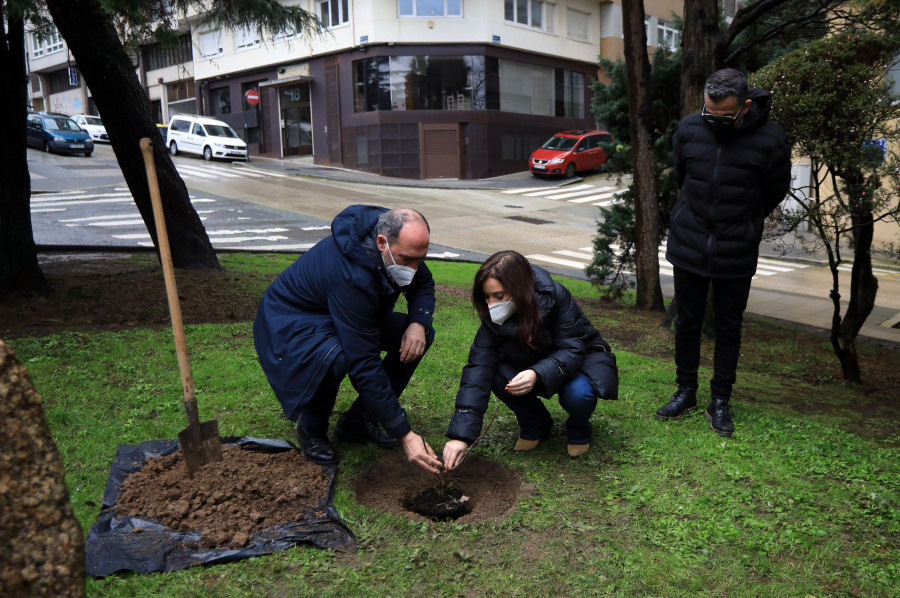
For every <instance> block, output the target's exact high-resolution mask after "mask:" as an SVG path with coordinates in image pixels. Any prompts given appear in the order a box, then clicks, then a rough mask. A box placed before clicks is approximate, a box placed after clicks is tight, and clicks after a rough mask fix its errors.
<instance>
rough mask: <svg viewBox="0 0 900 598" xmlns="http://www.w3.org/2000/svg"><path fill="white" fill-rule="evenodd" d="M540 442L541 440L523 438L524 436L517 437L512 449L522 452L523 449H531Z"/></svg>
mask: <svg viewBox="0 0 900 598" xmlns="http://www.w3.org/2000/svg"><path fill="white" fill-rule="evenodd" d="M540 443H541V440H540V439H539V438H538V439H535V440H525V439H524V438H519V439H518V440H516V446H514V447H513V450H514V451H516V452H517V453H524V452H525V451H530V450H531V449H533V448H535V447H537V445H539V444H540Z"/></svg>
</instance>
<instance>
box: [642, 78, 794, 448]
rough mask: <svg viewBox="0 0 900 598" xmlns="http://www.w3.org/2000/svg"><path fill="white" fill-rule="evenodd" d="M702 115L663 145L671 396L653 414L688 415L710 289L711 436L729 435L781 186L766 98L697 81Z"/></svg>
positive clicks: (743, 85) (726, 83) (784, 173)
mask: <svg viewBox="0 0 900 598" xmlns="http://www.w3.org/2000/svg"><path fill="white" fill-rule="evenodd" d="M704 91H705V97H704V100H705V102H704V104H703V110H702V111H701V112H700V113H699V114H691V115H689V116H687V117H685V118H684V120H682V121H681V123H679V125H678V130H677V131H676V132H675V136H674V138H673V141H672V146H673V158H674V163H675V168H674V172H675V177H676V179H677V181H678V185H679V187H680V189H681V193H680V195H679V197H678V201H677V202H676V203H675V208H674V209H673V210H672V223H671V228H670V233H669V241H668V249H667V251H666V259H668V260H669V262H671V263H672V265H673V266H674V274H675V307H676V316H675V369H676V377H675V381H676V383H677V384H678V390H677V391H676V392H675V394H674V395H673V396H672V399H671V400H670V401H669V402H668V403H667V404H665V405H663V406H662V407H660V408H659V409H658V410H657V411H656V415H657V417H659V418H660V419H674V418H677V417H680V416H681V415H682V414H684V413H685V412H687V411H690V410H692V409H694V408H696V407H697V387H698V384H697V368H698V366H699V364H700V332H701V329H702V326H703V312H704V310H705V308H706V293H707V289H708V288H709V285H710V284H712V287H713V300H714V308H715V325H716V345H715V356H714V362H713V367H714V372H713V378H712V380H711V382H710V394H711V397H710V402H709V405H708V407H707V408H706V411H705V413H704V415H705V416H706V419H707V420H708V421H709V423H710V426H711V427H712V429H713V430H714V431H715V432H717V433H718V434H720V435H722V436H731V434H732V433H733V432H734V425H733V424H732V421H731V415H730V413H729V407H728V403H729V400H730V398H731V389H732V386H733V385H734V381H735V378H736V371H737V363H738V357H739V355H740V349H741V323H742V320H743V314H744V309H745V308H746V307H747V298H748V297H749V295H750V281H751V279H752V278H753V275H754V273H755V272H756V263H757V259H758V257H759V243H760V241H761V240H762V233H763V222H764V220H765V218H766V216H768V215H769V214H770V213H771V212H772V210H774V209H775V208H776V207H777V206H778V204H779V203H781V201H782V200H783V199H784V197H785V194H786V193H787V190H788V187H789V185H790V181H791V149H790V144H789V143H788V140H787V136H786V135H785V132H784V129H782V128H781V126H780V125H778V124H776V123H774V122H772V121H771V120H769V109H770V107H771V105H772V99H771V97H770V96H769V94H768V93H766V92H764V91H762V90H759V89H752V90H751V89H748V87H747V80H746V78H745V77H744V75H743V74H741V73H740V72H738V71H736V70H734V69H723V70H721V71H716V72H715V73H713V74H712V75H711V76H710V78H709V79H707V81H706V87H705V90H704Z"/></svg>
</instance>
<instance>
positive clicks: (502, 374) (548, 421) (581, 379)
mask: <svg viewBox="0 0 900 598" xmlns="http://www.w3.org/2000/svg"><path fill="white" fill-rule="evenodd" d="M518 373H519V372H518V370H517V369H516V368H513V367H511V366H509V365H507V364H501V366H500V367H499V368H498V369H497V373H496V374H495V375H494V385H493V388H492V390H493V391H494V394H495V395H497V398H498V399H500V400H501V401H503V404H505V405H506V406H507V407H509V408H510V409H512V412H513V413H514V414H515V415H516V421H518V422H519V437H520V438H522V439H523V440H538V439H542V438H546V437H547V434H549V433H550V428H551V426H552V425H553V418H552V417H551V416H550V412H549V411H547V407H546V406H544V401H543V399H541V397H539V396H538V390H537V388H535V389H533V390H532V391H531V392H530V393H528V394H526V395H520V396H513V395H511V394H509V393H508V392H507V391H506V384H507V383H508V382H509V381H510V380H511V379H512V378H513V377H514V376H515V375H516V374H518ZM559 404H560V406H562V408H563V409H564V410H565V411H566V413H568V414H569V417H568V419H567V420H566V438H567V440H568V442H569V444H587V443H589V442H590V441H591V433H592V432H593V430H594V428H593V426H592V425H591V421H590V420H591V414H592V413H594V409H595V408H596V407H597V397H596V396H595V395H594V390H593V388H591V383H590V381H589V380H588V378H587V376H585V375H584V374H582V373H579V374H578V375H577V376H575V377H574V378H572V379H571V380H569V382H567V383H566V384H565V386H563V387H562V388H561V389H560V391H559Z"/></svg>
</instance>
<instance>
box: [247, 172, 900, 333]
mask: <svg viewBox="0 0 900 598" xmlns="http://www.w3.org/2000/svg"><path fill="white" fill-rule="evenodd" d="M251 164H252V166H253V167H259V168H264V169H270V170H274V171H277V172H282V173H285V174H296V175H301V176H307V177H316V178H322V179H331V180H338V181H342V182H356V183H365V184H370V185H392V186H399V187H423V188H436V189H452V188H459V189H484V190H489V189H497V190H504V189H515V188H521V187H548V188H550V187H558V186H563V185H569V184H573V183H579V182H582V181H584V180H585V179H587V180H588V181H590V180H591V179H595V178H600V177H601V176H603V175H590V176H588V177H584V178H582V177H575V178H572V179H562V178H537V177H534V176H532V175H531V174H530V173H528V172H519V173H514V174H509V175H505V176H499V177H494V178H490V179H482V180H445V179H431V180H413V179H401V178H396V177H386V176H380V175H377V174H371V173H366V172H360V171H355V170H349V169H345V168H335V167H331V166H321V165H316V164H313V162H312V158H311V157H298V158H285V159H272V158H259V157H255V158H253V161H252V162H251ZM235 166H237V167H240V166H241V164H240V163H235ZM760 249H761V251H760V254H761V255H766V256H773V255H776V254H777V252H776V251H774V245H772V244H769V243H763V246H762V247H761V248H760ZM484 257H487V256H484ZM780 259H784V260H788V261H794V262H798V263H803V264H808V265H809V269H808V272H809V275H808V276H807V277H806V279H805V280H797V279H796V278H795V279H791V278H781V279H780V280H779V281H778V282H775V283H774V284H773V282H772V281H769V280H766V281H763V280H761V278H762V277H759V278H758V279H757V280H755V281H754V283H753V287H752V288H751V291H750V298H749V301H748V304H747V313H748V314H751V315H757V316H764V317H766V318H771V319H774V320H779V321H783V322H791V323H794V324H800V325H802V326H805V327H811V328H815V329H818V330H823V331H828V330H829V327H830V325H831V319H832V313H833V310H834V306H833V304H832V302H831V299H830V298H829V290H830V288H831V273H830V270H829V269H828V265H827V260H826V259H825V258H824V256H821V255H815V254H806V253H803V252H800V251H797V252H794V253H793V254H791V255H789V256H783V257H781V258H780ZM875 265H876V267H878V268H883V269H887V270H893V271H896V273H895V274H892V275H888V276H881V277H879V289H878V295H877V297H876V306H875V308H874V309H873V310H872V313H871V314H870V315H869V317H868V318H867V319H866V323H865V324H864V325H863V327H862V329H861V330H860V333H859V336H860V337H865V338H867V339H871V340H873V341H876V342H879V343H883V344H886V345H889V346H893V345H896V346H900V266H898V265H897V264H896V263H891V262H885V261H879V262H878V263H876V264H875ZM547 269H548V270H549V271H551V272H552V273H554V274H558V275H561V276H568V277H571V278H576V279H580V280H587V277H586V276H585V275H584V272H583V271H581V270H576V269H566V268H553V267H550V268H547ZM812 277H814V278H815V281H814V282H813V281H812V280H810V279H811V278H812ZM823 284H825V286H822V285H823ZM849 292H850V287H849V275H845V274H844V273H842V275H841V294H842V301H841V303H842V312H841V313H842V314H843V313H844V311H845V310H846V305H847V300H846V298H847V297H848V296H849ZM663 294H664V295H665V296H666V297H667V298H671V297H672V296H673V295H674V287H673V283H672V279H671V278H670V277H666V276H664V277H663Z"/></svg>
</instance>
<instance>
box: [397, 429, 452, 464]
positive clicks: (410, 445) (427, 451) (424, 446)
mask: <svg viewBox="0 0 900 598" xmlns="http://www.w3.org/2000/svg"><path fill="white" fill-rule="evenodd" d="M400 442H401V443H402V444H403V452H405V453H406V458H407V459H408V460H409V462H410V463H415V464H416V465H418V466H419V467H421V468H422V469H424V470H425V471H430V472H431V473H440V472H441V469H440V468H441V467H442V464H441V462H440V461H439V460H438V458H437V455H435V454H434V451H433V450H432V449H431V447H430V446H428V443H427V442H425V440H424V439H423V438H422V437H421V436H419V435H418V434H416V433H415V432H412V431H410V432H409V433H408V434H407V435H406V436H404V437H403V438H401V439H400Z"/></svg>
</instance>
